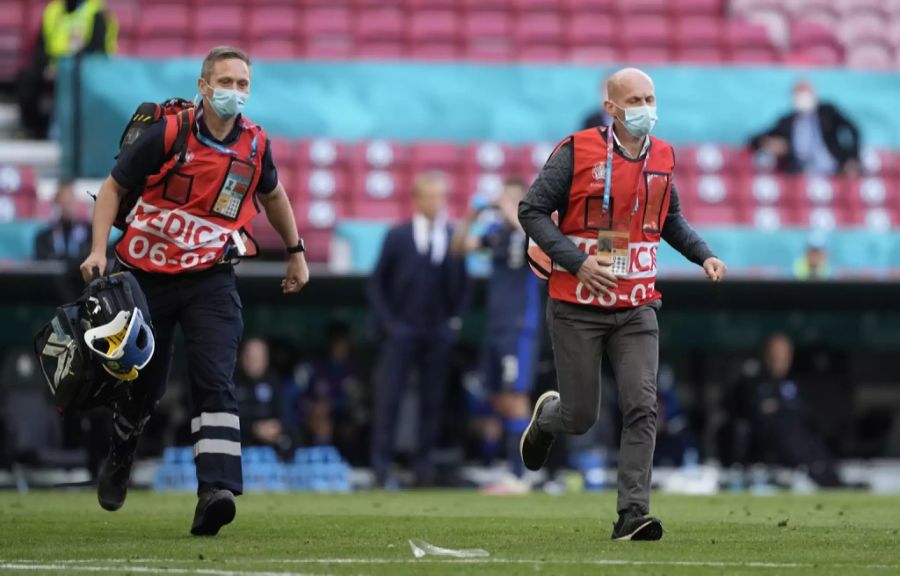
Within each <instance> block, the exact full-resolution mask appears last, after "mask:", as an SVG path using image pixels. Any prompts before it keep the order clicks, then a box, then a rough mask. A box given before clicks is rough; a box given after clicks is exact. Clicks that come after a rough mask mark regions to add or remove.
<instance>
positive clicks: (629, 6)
mask: <svg viewBox="0 0 900 576" xmlns="http://www.w3.org/2000/svg"><path fill="white" fill-rule="evenodd" d="M618 4H619V5H618V9H619V11H621V13H622V14H623V15H626V16H628V17H631V16H634V15H645V14H655V15H660V16H667V15H668V12H669V5H670V4H672V2H669V0H619V3H618Z"/></svg>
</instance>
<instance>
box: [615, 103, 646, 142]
mask: <svg viewBox="0 0 900 576" xmlns="http://www.w3.org/2000/svg"><path fill="white" fill-rule="evenodd" d="M616 108H619V109H620V110H622V111H623V112H625V120H624V121H622V124H623V125H624V126H625V129H626V130H628V131H629V132H631V135H632V136H634V137H635V138H643V137H644V136H646V135H647V134H650V132H651V131H652V130H653V127H654V126H656V106H634V107H632V108H622V107H621V106H619V105H618V104H617V105H616Z"/></svg>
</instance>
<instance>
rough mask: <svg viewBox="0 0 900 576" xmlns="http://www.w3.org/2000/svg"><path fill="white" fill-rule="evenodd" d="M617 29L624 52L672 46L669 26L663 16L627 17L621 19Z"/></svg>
mask: <svg viewBox="0 0 900 576" xmlns="http://www.w3.org/2000/svg"><path fill="white" fill-rule="evenodd" d="M619 27H620V29H621V31H622V36H621V41H622V44H623V46H625V49H626V51H628V50H639V49H646V48H668V47H669V46H670V45H672V38H671V36H672V32H671V26H670V24H669V22H668V20H667V19H666V17H665V16H629V17H627V18H622V20H621V21H620V22H619Z"/></svg>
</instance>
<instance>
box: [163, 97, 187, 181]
mask: <svg viewBox="0 0 900 576" xmlns="http://www.w3.org/2000/svg"><path fill="white" fill-rule="evenodd" d="M176 121H177V122H178V134H177V135H176V136H175V142H173V143H172V149H171V150H169V153H168V154H167V155H166V161H168V160H170V159H171V158H172V157H174V156H175V155H176V154H177V155H178V162H177V163H176V164H175V166H174V169H175V170H177V169H179V168H181V166H182V165H183V164H184V161H185V158H186V157H187V138H188V133H189V132H190V131H191V111H190V109H187V110H182V111H181V112H179V113H178V115H177V116H176Z"/></svg>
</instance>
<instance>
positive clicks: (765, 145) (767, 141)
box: [762, 136, 791, 156]
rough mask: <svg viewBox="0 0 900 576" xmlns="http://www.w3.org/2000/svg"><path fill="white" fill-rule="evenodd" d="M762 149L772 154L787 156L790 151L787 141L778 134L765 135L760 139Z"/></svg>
mask: <svg viewBox="0 0 900 576" xmlns="http://www.w3.org/2000/svg"><path fill="white" fill-rule="evenodd" d="M762 149H763V150H765V151H766V152H768V153H769V154H771V155H772V156H787V154H788V153H789V152H790V151H791V147H790V145H789V144H788V141H787V140H786V139H784V138H782V137H780V136H767V137H765V138H764V139H763V141H762Z"/></svg>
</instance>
